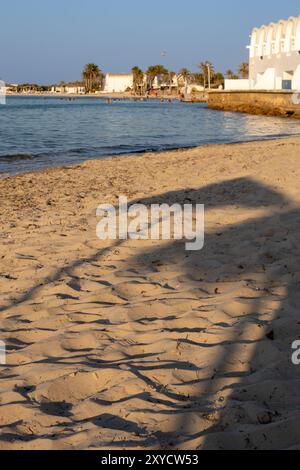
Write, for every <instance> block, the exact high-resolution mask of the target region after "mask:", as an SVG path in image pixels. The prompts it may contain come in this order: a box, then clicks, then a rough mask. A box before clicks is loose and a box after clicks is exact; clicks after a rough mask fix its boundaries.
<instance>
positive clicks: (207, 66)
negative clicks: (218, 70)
mask: <svg viewBox="0 0 300 470" xmlns="http://www.w3.org/2000/svg"><path fill="white" fill-rule="evenodd" d="M199 69H200V70H201V71H202V73H203V80H204V88H206V83H208V82H211V81H212V80H213V76H214V73H215V68H214V66H213V64H212V62H210V61H209V60H206V61H205V62H201V63H200V64H199ZM209 84H210V83H209Z"/></svg>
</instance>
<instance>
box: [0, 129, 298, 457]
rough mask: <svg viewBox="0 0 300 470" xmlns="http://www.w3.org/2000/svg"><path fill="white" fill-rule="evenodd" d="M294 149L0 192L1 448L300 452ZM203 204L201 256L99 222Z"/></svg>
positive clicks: (178, 159)
mask: <svg viewBox="0 0 300 470" xmlns="http://www.w3.org/2000/svg"><path fill="white" fill-rule="evenodd" d="M299 146H300V137H292V138H287V139H280V140H272V141H261V142H252V143H245V144H235V145H210V146H204V147H199V148H195V149H190V150H180V151H173V152H167V153H163V154H160V153H156V154H145V155H140V156H128V157H115V158H107V159H104V160H94V161H87V162H84V163H82V164H80V165H77V166H70V167H62V168H52V169H48V170H43V171H41V172H36V173H28V174H24V175H19V176H14V177H8V178H4V179H1V180H0V199H1V212H0V226H1V235H0V236H1V244H0V292H1V300H0V310H1V320H0V324H1V337H0V340H2V341H5V343H6V347H7V364H6V365H3V366H0V378H1V380H0V407H1V408H0V449H1V450H4V449H7V450H11V449H26V450H29V449H59V450H74V449H123V448H126V449H145V448H146V449H193V450H196V449H293V448H298V449H299V448H300V444H299V442H300V426H299V419H300V393H299V386H300V366H296V365H293V363H292V360H291V356H292V349H291V346H292V343H293V342H294V341H295V340H297V339H300V315H299V307H300V252H299V242H300V185H299V181H300V164H299ZM119 195H125V196H127V197H128V198H129V200H130V202H142V203H144V204H147V205H148V204H152V203H180V204H183V203H202V204H205V207H206V229H205V237H206V238H205V246H204V249H203V250H202V251H199V252H187V251H186V250H185V249H184V243H183V242H178V241H169V242H167V241H164V242H162V241H156V242H154V241H138V240H135V241H133V240H130V241H116V242H103V241H100V240H99V239H98V238H97V237H96V224H97V221H98V219H97V218H96V208H97V206H98V205H99V204H102V203H112V204H116V202H117V198H118V196H119Z"/></svg>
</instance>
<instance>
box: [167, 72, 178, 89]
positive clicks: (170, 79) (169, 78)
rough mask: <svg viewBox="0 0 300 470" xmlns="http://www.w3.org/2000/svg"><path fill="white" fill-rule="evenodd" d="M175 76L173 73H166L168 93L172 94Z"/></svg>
mask: <svg viewBox="0 0 300 470" xmlns="http://www.w3.org/2000/svg"><path fill="white" fill-rule="evenodd" d="M175 76H176V73H175V72H172V71H170V72H169V73H168V82H169V91H170V93H172V87H173V80H174V77H175Z"/></svg>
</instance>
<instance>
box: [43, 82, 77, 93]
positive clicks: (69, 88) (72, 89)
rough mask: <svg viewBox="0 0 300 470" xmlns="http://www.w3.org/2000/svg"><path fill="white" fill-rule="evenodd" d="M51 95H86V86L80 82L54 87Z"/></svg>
mask: <svg viewBox="0 0 300 470" xmlns="http://www.w3.org/2000/svg"><path fill="white" fill-rule="evenodd" d="M51 93H67V94H69V95H84V94H85V86H84V85H83V84H82V83H80V82H75V83H66V84H62V85H53V86H52V87H51Z"/></svg>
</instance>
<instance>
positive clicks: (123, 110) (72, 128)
mask: <svg viewBox="0 0 300 470" xmlns="http://www.w3.org/2000/svg"><path fill="white" fill-rule="evenodd" d="M295 134H300V122H299V121H296V120H295V121H294V120H292V119H290V120H289V119H282V118H272V117H262V116H250V115H246V114H235V113H222V112H218V111H213V110H209V109H208V108H207V107H206V105H203V104H187V103H180V102H172V103H169V102H165V103H161V102H160V101H147V102H140V101H139V102H133V101H115V102H114V103H113V104H108V103H107V102H106V100H105V99H103V98H77V99H75V100H69V99H68V98H58V97H53V98H52V97H51V98H45V97H8V98H7V104H6V105H3V106H0V172H1V173H18V172H24V171H31V170H37V169H39V168H44V167H49V166H56V165H68V164H72V163H76V162H80V161H83V160H86V159H91V158H103V157H104V156H108V155H122V154H131V153H139V152H145V151H159V150H168V149H174V148H181V147H193V146H197V145H201V144H207V143H228V142H242V141H249V140H255V139H267V138H272V137H279V136H280V137H281V136H288V135H295ZM162 158H163V157H162Z"/></svg>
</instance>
